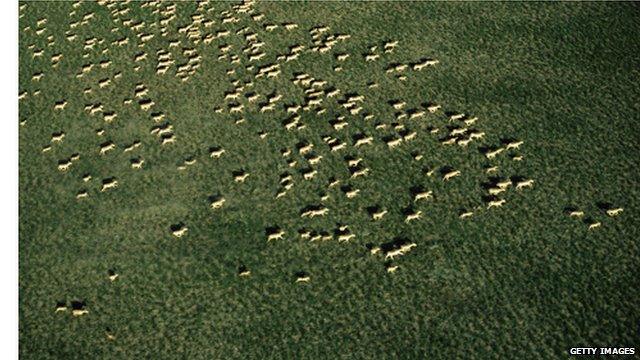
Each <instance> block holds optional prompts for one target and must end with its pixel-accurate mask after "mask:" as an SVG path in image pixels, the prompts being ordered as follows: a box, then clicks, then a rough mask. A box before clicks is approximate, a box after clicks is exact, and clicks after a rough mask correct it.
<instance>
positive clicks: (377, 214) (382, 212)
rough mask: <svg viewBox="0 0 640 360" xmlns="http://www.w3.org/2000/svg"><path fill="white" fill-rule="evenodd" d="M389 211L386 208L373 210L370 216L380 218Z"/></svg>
mask: <svg viewBox="0 0 640 360" xmlns="http://www.w3.org/2000/svg"><path fill="white" fill-rule="evenodd" d="M388 212H389V211H388V210H380V211H377V212H374V213H373V214H371V217H372V218H373V220H380V219H382V218H383V217H384V216H385V215H386V214H387V213H388Z"/></svg>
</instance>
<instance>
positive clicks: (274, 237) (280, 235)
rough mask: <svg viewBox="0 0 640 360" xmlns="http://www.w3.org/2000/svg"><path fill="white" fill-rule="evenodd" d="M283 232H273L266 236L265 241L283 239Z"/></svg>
mask: <svg viewBox="0 0 640 360" xmlns="http://www.w3.org/2000/svg"><path fill="white" fill-rule="evenodd" d="M284 234H285V232H284V230H278V231H276V232H273V233H271V234H269V235H267V241H273V240H280V239H282V238H283V237H284Z"/></svg>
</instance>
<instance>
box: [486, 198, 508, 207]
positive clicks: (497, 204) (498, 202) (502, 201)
mask: <svg viewBox="0 0 640 360" xmlns="http://www.w3.org/2000/svg"><path fill="white" fill-rule="evenodd" d="M506 202H507V200H505V199H500V200H492V201H489V205H488V206H487V209H491V208H492V207H501V206H502V205H504V204H505V203H506Z"/></svg>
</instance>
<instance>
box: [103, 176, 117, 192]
mask: <svg viewBox="0 0 640 360" xmlns="http://www.w3.org/2000/svg"><path fill="white" fill-rule="evenodd" d="M117 187H118V180H116V179H110V180H108V181H106V182H103V183H102V188H101V189H100V192H105V191H107V190H109V189H114V188H117Z"/></svg>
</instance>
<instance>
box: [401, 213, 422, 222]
mask: <svg viewBox="0 0 640 360" xmlns="http://www.w3.org/2000/svg"><path fill="white" fill-rule="evenodd" d="M421 217H422V210H418V211H416V212H414V213H413V214H409V215H407V217H406V218H405V219H404V222H406V223H409V222H410V221H413V220H418V219H420V218H421Z"/></svg>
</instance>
